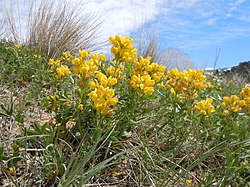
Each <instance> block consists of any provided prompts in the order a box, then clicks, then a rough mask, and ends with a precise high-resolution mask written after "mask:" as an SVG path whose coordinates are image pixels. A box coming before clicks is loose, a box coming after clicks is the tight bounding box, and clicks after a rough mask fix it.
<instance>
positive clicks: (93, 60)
mask: <svg viewBox="0 0 250 187" xmlns="http://www.w3.org/2000/svg"><path fill="white" fill-rule="evenodd" d="M89 52H90V51H85V50H79V55H80V57H79V58H74V59H73V60H72V64H73V72H74V74H76V75H79V76H80V77H81V78H91V77H93V76H94V74H95V72H96V71H97V70H98V69H99V65H100V63H101V62H102V61H104V60H106V57H105V56H104V55H102V54H92V55H91V57H90V58H89V59H88V56H89Z"/></svg>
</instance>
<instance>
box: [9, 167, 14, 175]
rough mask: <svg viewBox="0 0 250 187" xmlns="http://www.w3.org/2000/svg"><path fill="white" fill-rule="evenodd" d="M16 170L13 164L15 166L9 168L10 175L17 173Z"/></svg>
mask: <svg viewBox="0 0 250 187" xmlns="http://www.w3.org/2000/svg"><path fill="white" fill-rule="evenodd" d="M15 171H16V168H15V167H14V166H13V167H10V168H9V170H8V173H9V174H10V175H12V174H14V173H15Z"/></svg>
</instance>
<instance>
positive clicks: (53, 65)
mask: <svg viewBox="0 0 250 187" xmlns="http://www.w3.org/2000/svg"><path fill="white" fill-rule="evenodd" d="M48 64H49V66H50V68H51V69H55V68H56V67H58V66H59V65H60V60H54V59H52V58H51V59H49V62H48Z"/></svg>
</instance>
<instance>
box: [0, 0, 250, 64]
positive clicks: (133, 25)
mask: <svg viewBox="0 0 250 187" xmlns="http://www.w3.org/2000/svg"><path fill="white" fill-rule="evenodd" d="M55 1H58V2H60V0H55ZM68 1H69V2H70V3H77V4H78V6H85V7H87V10H88V11H90V12H98V13H99V14H100V15H102V20H103V23H102V25H101V28H100V31H101V33H102V37H103V38H102V39H104V38H105V39H107V38H108V37H109V36H110V35H116V34H119V35H123V36H130V37H132V38H136V36H137V35H138V32H139V31H141V30H144V31H146V32H148V33H152V32H153V33H154V34H155V35H157V37H158V40H159V41H160V44H161V46H162V47H163V48H166V49H167V48H177V49H179V50H180V51H181V52H183V53H185V54H187V55H188V56H189V57H190V59H191V60H192V61H193V63H194V64H195V66H196V67H198V68H210V67H213V66H214V63H215V59H216V57H217V56H218V61H217V63H216V67H217V68H223V67H231V66H235V65H238V64H239V62H245V61H250V11H249V10H250V0H85V1H84V2H82V1H81V0H68ZM9 2H10V0H0V18H1V17H2V16H3V13H4V10H5V8H6V7H8V4H9ZM16 2H18V4H19V6H20V7H19V9H18V11H19V12H20V13H21V14H20V15H21V18H20V22H22V20H23V19H24V18H25V15H26V14H27V7H28V6H25V5H27V2H28V0H26V1H24V0H16Z"/></svg>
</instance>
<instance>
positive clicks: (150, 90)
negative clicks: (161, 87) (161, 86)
mask: <svg viewBox="0 0 250 187" xmlns="http://www.w3.org/2000/svg"><path fill="white" fill-rule="evenodd" d="M154 91H155V90H154V88H153V87H145V88H144V89H143V93H144V94H148V95H151V94H152V93H153V92H154Z"/></svg>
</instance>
